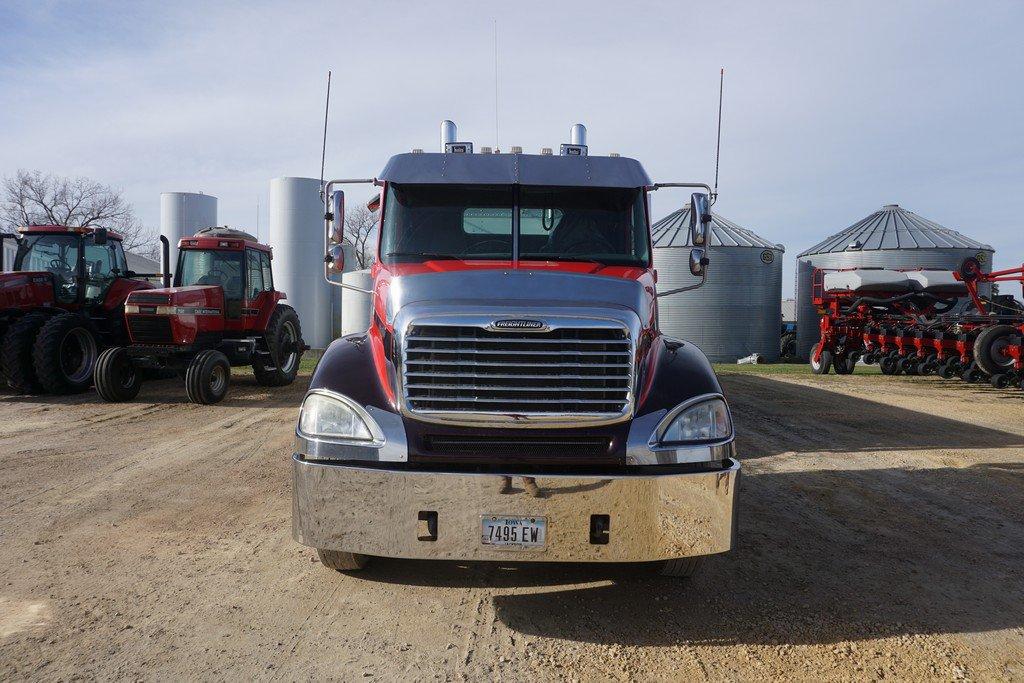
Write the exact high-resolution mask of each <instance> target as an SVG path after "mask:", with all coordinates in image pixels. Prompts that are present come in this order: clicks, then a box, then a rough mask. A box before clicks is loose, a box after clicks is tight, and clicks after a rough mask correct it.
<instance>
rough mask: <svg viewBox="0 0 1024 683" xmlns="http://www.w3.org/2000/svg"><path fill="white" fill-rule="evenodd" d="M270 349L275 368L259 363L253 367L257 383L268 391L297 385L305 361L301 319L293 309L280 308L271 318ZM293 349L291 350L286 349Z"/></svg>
mask: <svg viewBox="0 0 1024 683" xmlns="http://www.w3.org/2000/svg"><path fill="white" fill-rule="evenodd" d="M266 342H267V349H268V350H269V351H270V357H271V358H272V359H273V362H274V367H272V368H265V367H263V364H262V363H260V362H258V361H257V362H255V363H253V366H252V374H253V375H254V376H255V377H256V381H257V382H259V383H260V384H262V385H263V386H267V387H283V386H285V385H287V384H291V383H292V382H294V381H295V376H296V375H297V374H298V373H299V361H300V360H302V347H303V346H304V345H305V344H304V342H303V341H302V326H301V325H300V324H299V315H298V314H297V313H296V312H295V309H293V308H292V307H291V306H285V305H283V304H281V305H278V306H277V307H276V308H275V309H274V312H273V313H272V314H271V315H270V320H269V322H267V332H266ZM289 346H290V347H292V348H291V349H288V348H287V347H289Z"/></svg>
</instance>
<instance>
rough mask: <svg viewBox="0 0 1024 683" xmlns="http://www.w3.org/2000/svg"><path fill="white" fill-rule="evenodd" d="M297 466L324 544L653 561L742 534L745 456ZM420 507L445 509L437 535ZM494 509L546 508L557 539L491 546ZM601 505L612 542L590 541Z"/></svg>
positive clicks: (359, 549)
mask: <svg viewBox="0 0 1024 683" xmlns="http://www.w3.org/2000/svg"><path fill="white" fill-rule="evenodd" d="M292 471H293V474H294V477H293V484H294V486H293V491H292V536H293V537H294V538H295V540H296V541H298V542H299V543H302V544H303V545H307V546H312V547H315V548H325V549H331V550H344V551H348V552H352V553H360V554H365V555H376V556H382V557H402V558H415V559H445V560H467V561H468V560H504V561H541V562H545V561H546V562H646V561H653V560H667V559H673V558H680V557H690V556H694V555H711V554H715V553H721V552H725V551H727V550H729V549H731V548H732V545H733V539H734V538H735V534H736V506H735V503H736V489H737V486H738V484H739V475H740V465H739V463H738V462H737V461H735V460H730V466H729V467H728V468H727V469H724V470H720V471H713V472H689V473H682V474H641V473H638V474H629V475H618V476H607V477H602V476H593V475H538V476H536V477H523V476H522V475H518V474H517V475H509V477H505V476H502V475H500V474H473V473H456V472H419V471H411V470H401V469H381V468H378V467H372V468H371V467H354V466H349V465H338V464H327V463H323V462H311V461H307V460H303V459H302V457H301V456H298V455H296V456H295V457H294V458H293V462H292ZM509 484H511V485H509ZM421 513H436V519H437V526H436V539H435V540H427V539H428V538H430V536H431V535H430V534H429V533H426V531H428V530H426V529H425V528H424V527H425V522H423V521H421V519H420V518H421ZM484 515H487V516H490V515H503V516H512V515H525V516H544V517H547V520H548V522H547V523H548V529H547V545H546V547H545V548H543V549H541V550H515V549H503V548H496V547H493V546H486V545H483V544H482V543H481V542H480V526H481V516H484ZM591 515H608V516H609V519H610V525H609V533H608V537H607V543H606V544H595V543H592V542H591V540H592V539H591Z"/></svg>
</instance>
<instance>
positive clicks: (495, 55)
mask: <svg viewBox="0 0 1024 683" xmlns="http://www.w3.org/2000/svg"><path fill="white" fill-rule="evenodd" d="M498 149H499V143H498V20H497V19H495V20H494V151H495V152H497V151H498Z"/></svg>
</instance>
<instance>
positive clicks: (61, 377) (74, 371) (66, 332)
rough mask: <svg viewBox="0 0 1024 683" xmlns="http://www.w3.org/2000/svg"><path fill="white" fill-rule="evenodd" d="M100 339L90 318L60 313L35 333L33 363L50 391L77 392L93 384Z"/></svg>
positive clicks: (45, 386) (39, 376)
mask: <svg viewBox="0 0 1024 683" xmlns="http://www.w3.org/2000/svg"><path fill="white" fill-rule="evenodd" d="M98 355H99V342H98V341H97V339H96V335H95V333H94V332H93V328H92V325H91V324H90V323H89V320H88V318H86V317H85V316H82V315H79V314H77V313H61V314H60V315H57V316H54V317H52V318H50V319H49V320H47V321H46V323H45V324H44V325H43V326H42V328H40V330H39V334H37V335H36V343H35V346H34V347H33V348H32V366H33V367H34V368H35V371H36V377H37V378H38V379H39V384H40V385H42V387H43V389H44V390H46V392H47V393H50V394H57V395H63V394H77V393H80V392H83V391H85V390H86V389H88V388H89V387H90V386H92V374H93V369H94V368H95V367H96V357H97V356H98Z"/></svg>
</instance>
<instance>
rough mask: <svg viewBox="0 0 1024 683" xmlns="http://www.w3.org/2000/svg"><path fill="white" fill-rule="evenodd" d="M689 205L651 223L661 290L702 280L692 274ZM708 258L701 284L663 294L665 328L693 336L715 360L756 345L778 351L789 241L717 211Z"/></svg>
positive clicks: (769, 356) (767, 355)
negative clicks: (784, 243)
mask: <svg viewBox="0 0 1024 683" xmlns="http://www.w3.org/2000/svg"><path fill="white" fill-rule="evenodd" d="M689 222H690V209H689V207H687V208H684V209H681V210H679V211H676V212H675V213H671V214H669V215H668V216H665V217H664V218H662V219H661V220H660V221H658V222H657V223H655V224H654V225H653V226H652V229H651V232H652V237H653V239H654V267H655V268H657V269H658V290H659V291H666V290H670V289H675V288H676V287H684V286H687V285H690V284H695V283H696V282H698V278H695V277H693V276H692V275H690V269H689V265H688V264H689V258H690V247H691V245H690V243H689V232H688V226H689ZM709 243H710V247H711V248H710V252H709V254H708V255H709V257H710V259H711V265H710V266H709V267H708V279H707V284H705V285H704V286H703V287H701V288H700V289H696V290H693V291H691V292H683V293H681V294H673V295H671V296H666V297H662V298H660V299H658V316H659V325H660V327H661V330H662V331H663V332H664V333H665V334H667V335H669V336H672V337H679V338H681V339H686V340H688V341H691V342H693V343H695V344H697V346H699V347H700V349H701V350H702V351H703V352H704V353H705V355H707V357H708V358H709V359H711V360H712V361H714V362H724V363H731V362H734V361H736V360H737V359H739V358H743V357H745V356H749V355H750V354H752V353H758V354H761V356H763V357H764V359H765V360H767V361H775V360H777V359H778V357H779V335H780V331H781V327H782V314H781V307H780V301H781V300H782V254H783V252H784V251H785V248H784V247H783V246H782V245H779V244H773V243H771V242H769V241H768V240H766V239H764V238H763V237H760V236H758V235H757V234H755V233H754V232H752V231H750V230H747V229H746V228H742V227H740V226H738V225H736V224H735V223H733V222H732V221H729V220H726V219H725V218H723V217H721V216H719V215H718V214H713V216H712V222H711V237H710V240H709Z"/></svg>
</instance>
